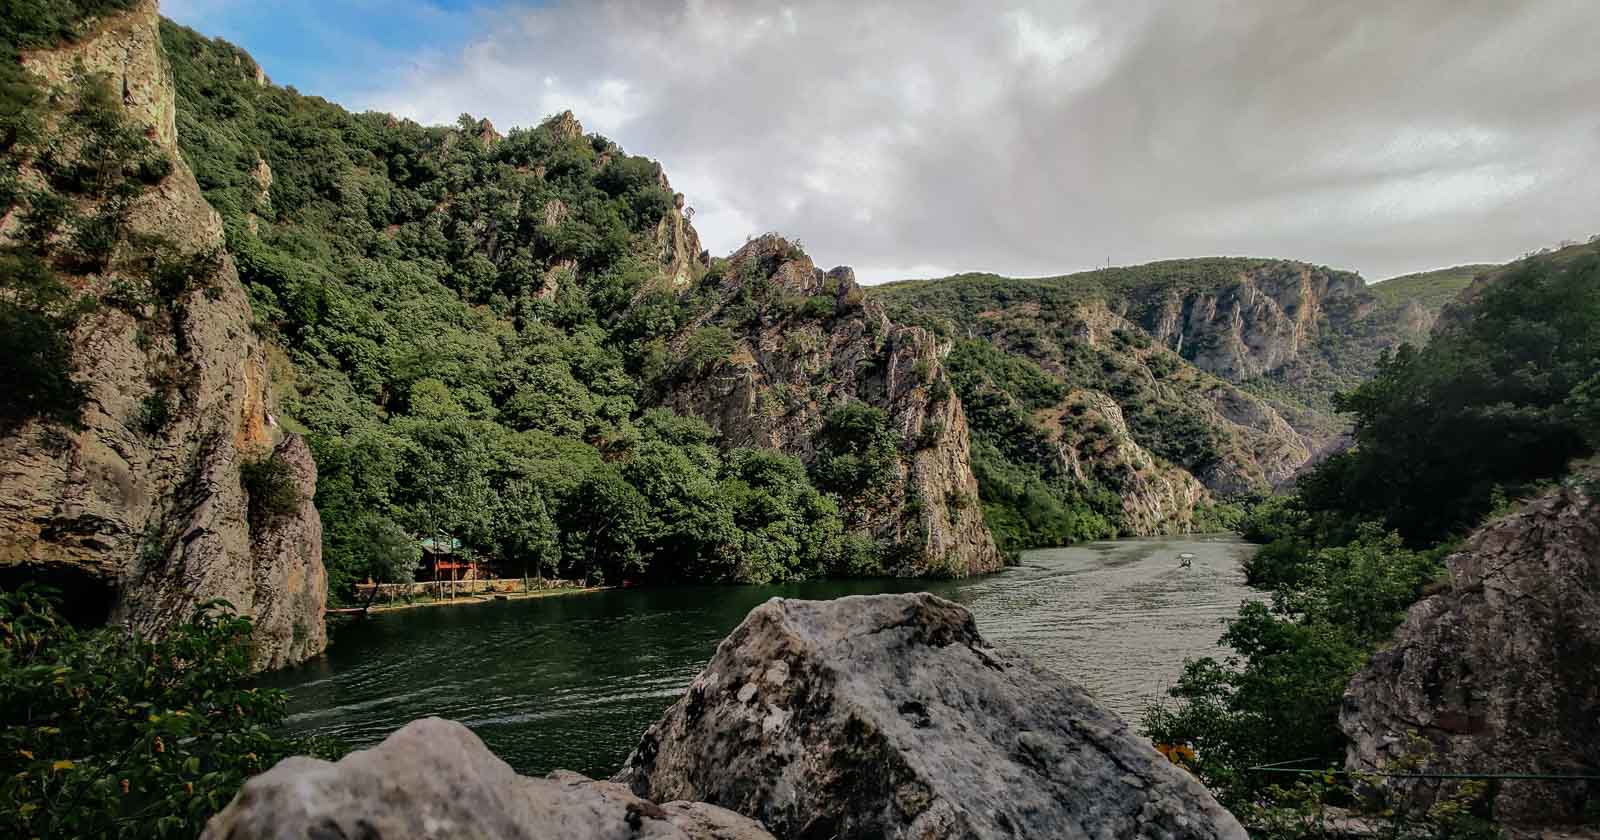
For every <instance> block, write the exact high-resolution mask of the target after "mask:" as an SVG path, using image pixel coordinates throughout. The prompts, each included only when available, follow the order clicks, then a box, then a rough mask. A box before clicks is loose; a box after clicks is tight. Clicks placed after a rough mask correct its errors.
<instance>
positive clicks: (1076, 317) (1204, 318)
mask: <svg viewBox="0 0 1600 840" xmlns="http://www.w3.org/2000/svg"><path fill="white" fill-rule="evenodd" d="M1480 269H1481V267H1479V266H1463V267H1457V268H1455V269H1448V270H1444V271H1441V272H1429V273H1425V274H1420V275H1412V276H1408V277H1403V278H1395V279H1393V280H1390V281H1386V282H1387V283H1392V284H1394V285H1385V284H1376V285H1372V286H1369V285H1367V284H1366V283H1365V282H1363V281H1362V279H1361V278H1360V276H1359V275H1357V274H1355V273H1353V272H1348V271H1341V270H1337V269H1332V268H1328V267H1326V266H1318V265H1313V264H1310V263H1304V262H1299V261H1294V260H1276V259H1258V258H1234V257H1212V258H1200V259H1188V260H1166V261H1161V262H1155V263H1149V264H1146V265H1139V266H1125V267H1112V268H1106V269H1098V270H1093V271H1085V272H1078V273H1075V274H1069V275H1062V276H1058V277H1043V278H1006V277H1002V276H999V275H993V274H961V275H955V276H952V277H946V278H940V279H934V280H908V281H899V282H894V283H888V284H885V285H882V286H875V287H871V288H869V289H868V295H869V297H870V298H872V299H875V300H878V301H881V302H882V304H883V305H884V308H885V310H886V311H887V312H889V313H890V315H891V317H894V318H896V319H897V320H901V321H904V322H906V323H915V324H920V325H922V326H924V327H927V328H928V329H929V330H930V331H932V332H934V333H935V334H938V335H944V336H947V337H950V338H951V339H952V340H955V341H956V342H957V347H958V350H957V358H958V359H959V358H960V356H961V354H962V353H963V352H965V353H966V355H967V356H970V357H972V358H974V359H977V358H979V357H982V356H984V355H985V354H986V352H987V351H985V350H983V349H982V348H981V347H980V346H979V345H987V346H990V347H993V348H996V349H998V350H1000V351H1002V352H1003V353H1006V354H1009V355H1010V356H1012V357H1014V358H1016V359H1017V360H1018V361H1017V362H1015V363H1014V364H1016V365H1021V366H1026V367H1028V368H1029V373H1028V375H1027V376H1026V377H1024V379H1028V380H1032V381H1034V382H1036V383H1037V382H1044V383H1048V387H1040V386H1037V385H1035V387H1033V388H1032V392H1031V393H1030V394H1026V395H1024V394H1020V393H1018V392H1017V385H1016V381H1015V379H1014V380H1013V381H1012V382H1010V383H1007V382H1004V381H1000V378H997V377H996V376H994V375H993V371H994V370H995V365H994V363H993V360H992V359H991V360H989V361H988V362H985V363H975V364H973V365H972V366H971V369H970V370H969V371H967V374H968V375H966V376H962V375H960V374H961V365H960V364H959V362H957V363H953V364H952V369H953V370H955V371H956V372H957V373H956V375H954V377H953V379H954V381H956V382H957V383H958V391H959V392H960V393H961V396H962V399H963V401H964V403H965V405H967V407H968V412H969V414H970V415H971V416H972V417H973V434H974V437H975V439H976V440H977V441H978V443H977V444H976V445H975V447H974V451H975V453H977V458H976V461H977V463H976V469H977V472H978V475H979V478H980V481H982V479H983V477H984V476H985V475H986V474H989V475H998V474H999V473H1000V472H1005V473H1008V474H1010V473H1017V472H1020V473H1021V474H1026V475H1027V476H1028V478H1027V479H1026V483H1028V484H1029V485H1030V486H1033V487H1034V488H1035V490H1034V492H1033V495H1034V497H1035V498H1034V500H1032V501H1030V500H1029V498H1028V494H1027V493H1022V494H1020V495H1019V494H1010V495H1011V497H1012V498H1013V503H1011V504H1010V505H1007V506H1005V507H1007V511H1006V512H1004V513H1003V514H1002V513H1001V512H998V511H997V512H996V514H995V515H996V516H998V517H999V518H1000V519H1007V520H1009V521H1018V522H1020V521H1022V520H1025V519H1027V517H1026V516H1025V515H1023V514H1022V513H1021V511H1022V510H1025V509H1027V508H1029V507H1030V506H1031V507H1037V506H1038V504H1039V502H1038V501H1037V497H1040V496H1052V497H1054V498H1055V499H1056V500H1058V501H1059V502H1060V503H1062V504H1066V505H1068V506H1071V505H1073V504H1081V503H1082V500H1084V499H1094V498H1097V497H1099V496H1101V495H1102V494H1111V495H1116V496H1120V497H1121V498H1123V499H1124V500H1125V501H1127V502H1129V503H1128V504H1124V505H1123V506H1122V509H1121V510H1120V511H1119V510H1117V509H1115V508H1114V507H1112V506H1110V505H1105V504H1102V505H1099V509H1100V511H1101V513H1102V514H1103V515H1105V516H1106V517H1107V519H1108V522H1109V523H1110V524H1111V525H1112V526H1113V527H1114V528H1115V529H1116V530H1117V531H1118V532H1120V533H1161V532H1165V531H1169V530H1181V529H1184V528H1189V527H1194V526H1195V525H1196V524H1197V523H1199V524H1204V523H1205V522H1206V521H1207V520H1206V511H1207V509H1208V507H1209V506H1210V505H1211V504H1212V503H1213V501H1214V500H1215V499H1216V498H1218V497H1227V496H1232V495H1236V494H1241V493H1261V492H1268V491H1270V490H1272V489H1273V488H1276V487H1281V486H1283V485H1285V484H1286V483H1288V482H1290V481H1292V480H1293V478H1294V477H1295V475H1296V474H1297V473H1298V472H1299V471H1300V470H1302V469H1303V468H1304V467H1305V466H1306V465H1307V464H1309V463H1311V462H1312V461H1314V460H1315V459H1317V458H1318V457H1320V456H1321V455H1323V454H1325V453H1327V452H1329V451H1332V450H1334V449H1336V448H1338V447H1340V446H1341V445H1342V442H1341V441H1342V440H1343V431H1344V424H1343V422H1342V421H1341V420H1340V419H1339V418H1338V417H1337V416H1336V415H1335V414H1334V413H1333V411H1332V396H1333V394H1334V393H1335V392H1338V391H1341V390H1347V389H1349V388H1351V387H1353V386H1355V385H1357V384H1359V383H1360V382H1362V381H1364V380H1365V379H1367V378H1368V377H1369V376H1370V375H1371V374H1372V372H1373V370H1374V367H1375V365H1376V364H1377V361H1378V359H1379V357H1380V355H1381V354H1382V353H1383V352H1385V351H1387V350H1392V349H1394V348H1396V347H1398V346H1399V345H1400V344H1402V343H1405V342H1411V343H1420V342H1425V341H1426V340H1427V336H1428V334H1429V332H1430V330H1431V329H1432V327H1433V324H1434V321H1435V320H1436V319H1437V317H1438V315H1439V312H1440V311H1442V309H1443V308H1444V306H1445V305H1446V304H1447V303H1448V302H1449V301H1450V300H1451V299H1453V296H1454V294H1456V293H1459V292H1460V291H1461V290H1463V289H1465V288H1466V287H1467V285H1468V284H1469V283H1470V282H1471V278H1472V277H1473V276H1475V274H1476V272H1477V271H1478V270H1480ZM963 347H965V348H966V349H965V351H963V349H962V348H963ZM995 404H999V405H1004V406H1006V410H1005V411H1003V412H998V413H996V412H985V411H983V410H981V408H980V407H981V406H987V405H995ZM1091 406H1097V408H1093V409H1091V408H1090V407H1091ZM1019 438H1023V439H1031V440H1034V441H1037V444H1036V445H1032V446H1019V445H1018V444H1017V443H1016V441H1017V440H1018V439H1019ZM985 441H987V442H985ZM1069 451H1070V452H1072V453H1075V454H1074V455H1073V456H1072V457H1070V458H1065V459H1063V458H1062V457H1058V456H1057V455H1053V454H1049V453H1052V452H1054V453H1064V452H1069ZM1042 453H1043V454H1042ZM1130 459H1131V460H1130ZM1132 462H1139V463H1142V464H1144V466H1142V467H1140V468H1139V469H1137V470H1134V471H1133V472H1132V473H1130V472H1128V470H1127V467H1126V465H1127V464H1129V463H1132ZM1085 464H1089V465H1092V467H1093V468H1092V469H1089V470H1087V471H1085V470H1084V468H1083V465H1085ZM1114 464H1120V465H1122V466H1120V467H1114V466H1113V465H1114ZM1177 473H1186V474H1187V475H1189V476H1193V478H1194V479H1197V480H1198V482H1199V483H1200V484H1201V485H1203V486H1204V491H1202V492H1200V493H1193V492H1188V491H1185V490H1181V489H1179V488H1181V487H1183V482H1182V481H1181V480H1177V479H1175V478H1174V476H1175V475H1176V474H1177ZM1135 474H1137V475H1144V476H1147V477H1148V476H1155V475H1162V476H1165V478H1164V479H1163V480H1161V481H1150V480H1135V479H1133V478H1132V476H1133V475H1135ZM1018 480H1019V479H1016V478H1015V476H1013V477H1012V479H1011V481H1010V483H1011V484H1015V483H1016V481H1018ZM1004 484H1006V482H1002V481H1000V480H999V479H998V478H996V479H995V481H993V482H990V487H989V490H990V492H989V494H988V496H989V497H994V496H997V495H1000V496H1003V495H1007V493H1006V492H1005V491H1004V490H1002V489H1001V487H1002V485H1004ZM1140 510H1142V511H1146V512H1147V513H1145V514H1142V515H1141V514H1139V513H1136V511H1140ZM1028 541H1029V540H1027V539H1023V540H1022V542H1028Z"/></svg>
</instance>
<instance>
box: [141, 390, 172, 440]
mask: <svg viewBox="0 0 1600 840" xmlns="http://www.w3.org/2000/svg"><path fill="white" fill-rule="evenodd" d="M171 422H172V403H171V402H169V401H168V400H167V395H166V394H164V393H162V392H160V391H153V392H151V393H150V394H147V395H146V396H145V398H144V399H142V400H140V401H139V428H140V429H143V430H144V433H145V434H147V435H157V434H160V433H161V430H162V429H165V428H166V427H167V424H168V423H171Z"/></svg>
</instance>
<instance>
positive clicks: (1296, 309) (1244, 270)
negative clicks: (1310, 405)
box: [1110, 261, 1398, 396]
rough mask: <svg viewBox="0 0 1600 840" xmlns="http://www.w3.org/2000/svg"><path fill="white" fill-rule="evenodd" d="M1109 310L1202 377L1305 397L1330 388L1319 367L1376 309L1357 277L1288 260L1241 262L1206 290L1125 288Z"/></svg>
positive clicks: (1193, 286) (1194, 286)
mask: <svg viewBox="0 0 1600 840" xmlns="http://www.w3.org/2000/svg"><path fill="white" fill-rule="evenodd" d="M1110 303H1111V305H1112V306H1113V307H1114V308H1116V309H1118V310H1119V311H1120V312H1121V313H1122V314H1125V315H1127V316H1128V317H1129V318H1130V319H1132V320H1133V321H1135V322H1136V323H1138V324H1139V325H1140V326H1141V327H1143V328H1144V329H1145V330H1146V331H1147V332H1149V333H1150V334H1151V335H1152V336H1154V337H1155V338H1156V339H1157V340H1158V341H1160V342H1161V343H1163V344H1164V345H1166V346H1167V347H1168V348H1170V349H1172V351H1173V352H1175V353H1178V354H1179V355H1181V356H1182V357H1183V358H1184V359H1186V360H1188V361H1189V362H1191V363H1193V364H1194V365H1195V366H1196V367H1198V368H1200V369H1201V370H1204V371H1206V372H1208V373H1212V374H1215V375H1217V376H1219V377H1221V378H1223V379H1225V380H1228V381H1230V382H1236V383H1239V382H1248V381H1251V380H1255V379H1260V378H1268V379H1271V380H1274V381H1275V382H1277V383H1279V384H1280V385H1282V386H1284V387H1287V388H1289V389H1290V390H1292V391H1298V392H1302V395H1306V394H1315V393H1316V389H1320V388H1321V387H1322V386H1323V385H1324V384H1326V383H1324V382H1321V381H1318V374H1319V373H1323V372H1324V371H1320V370H1318V368H1319V367H1323V368H1326V367H1328V366H1330V365H1332V364H1333V363H1335V362H1336V361H1337V359H1336V358H1330V356H1333V355H1335V354H1336V350H1335V349H1334V348H1333V347H1332V344H1333V343H1334V342H1336V341H1337V340H1338V339H1339V338H1342V337H1346V336H1348V335H1349V334H1350V333H1351V330H1352V327H1353V325H1354V324H1355V323H1356V322H1358V321H1361V320H1362V319H1364V318H1366V317H1367V316H1369V315H1370V314H1371V313H1372V311H1373V310H1374V308H1375V302H1374V300H1373V298H1372V297H1371V296H1370V295H1369V294H1367V293H1366V284H1365V283H1363V282H1362V280H1361V278H1360V277H1359V276H1357V275H1355V274H1351V273H1349V272H1343V271H1334V270H1331V269H1327V268H1324V267H1321V266H1313V265H1308V264H1306V263H1299V262H1291V261H1262V262H1251V261H1240V264H1239V266H1238V267H1237V269H1236V270H1235V271H1234V272H1232V273H1231V275H1224V276H1221V277H1217V278H1214V279H1213V281H1212V282H1209V283H1208V282H1195V283H1181V282H1180V283H1173V284H1169V285H1166V286H1165V288H1155V289H1151V288H1140V287H1137V286H1134V287H1128V288H1126V289H1124V290H1118V291H1117V292H1115V293H1114V294H1113V295H1112V299H1111V301H1110ZM1325 339H1327V341H1326V342H1325V341H1324V340H1325ZM1396 343H1398V342H1396ZM1358 375H1359V374H1358ZM1318 396H1323V395H1320V394H1318Z"/></svg>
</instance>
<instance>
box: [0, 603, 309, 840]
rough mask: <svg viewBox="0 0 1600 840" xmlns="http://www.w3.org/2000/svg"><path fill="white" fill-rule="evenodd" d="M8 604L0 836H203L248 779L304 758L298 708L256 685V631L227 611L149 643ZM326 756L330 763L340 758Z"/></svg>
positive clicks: (0, 694)
mask: <svg viewBox="0 0 1600 840" xmlns="http://www.w3.org/2000/svg"><path fill="white" fill-rule="evenodd" d="M59 607H60V604H59V601H57V600H56V599H55V598H53V597H50V596H48V595H46V594H44V593H41V592H40V591H38V590H34V589H31V588H24V589H22V590H19V591H17V592H10V593H0V640H3V645H0V825H3V826H5V827H6V828H7V829H8V831H7V833H9V834H11V835H12V836H15V837H51V836H57V837H119V836H120V837H194V836H196V835H197V834H198V833H199V832H200V830H201V829H202V828H203V826H204V824H205V821H206V819H207V818H209V817H210V816H211V815H212V814H214V813H216V812H217V811H218V810H220V809H221V808H222V807H223V806H224V805H226V804H227V803H228V800H229V799H231V798H232V797H233V795H234V793H235V792H236V791H237V790H238V788H239V786H240V785H241V784H243V782H244V780H245V779H246V778H248V777H249V776H251V775H254V774H256V773H260V772H262V771H264V770H266V769H267V768H269V767H271V766H272V765H273V764H274V763H276V762H277V761H278V760H279V759H281V758H284V757H286V756H288V755H291V754H294V753H300V752H308V751H309V752H319V751H320V752H323V753H329V752H331V750H330V749H329V748H328V747H327V746H326V745H314V744H309V743H305V742H299V741H293V740H288V739H285V738H283V737H280V736H278V735H276V734H274V728H275V727H277V726H278V725H280V724H281V723H282V722H283V720H284V717H285V712H286V706H287V697H286V696H285V695H284V694H283V693H282V692H279V691H274V690H268V689H257V688H250V687H248V681H249V678H250V633H251V624H250V620H249V619H247V618H241V617H239V616H237V615H235V614H233V612H232V611H231V610H230V609H229V608H228V606H227V605H226V604H224V603H221V602H218V603H213V604H208V605H206V606H204V607H202V609H201V610H200V612H199V613H198V614H197V615H196V616H195V618H194V620H193V622H192V623H190V624H186V625H183V626H181V627H178V628H176V629H175V630H174V631H173V632H172V633H170V634H169V635H168V637H167V638H166V639H165V640H163V641H160V642H152V641H148V640H145V639H143V638H140V637H139V636H137V635H131V634H129V633H127V632H124V631H123V630H122V629H121V628H105V629H101V630H94V631H89V632H80V631H78V630H76V629H74V628H73V627H72V626H71V625H70V624H68V623H67V622H66V621H65V620H64V619H63V618H62V617H61V615H60V612H59ZM329 757H332V756H331V755H330V756H329Z"/></svg>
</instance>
